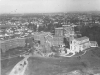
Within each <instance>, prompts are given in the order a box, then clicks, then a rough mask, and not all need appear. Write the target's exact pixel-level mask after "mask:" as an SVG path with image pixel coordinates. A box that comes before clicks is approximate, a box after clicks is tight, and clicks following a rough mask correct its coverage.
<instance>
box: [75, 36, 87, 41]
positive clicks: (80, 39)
mask: <svg viewBox="0 0 100 75" xmlns="http://www.w3.org/2000/svg"><path fill="white" fill-rule="evenodd" d="M85 39H89V38H88V37H86V36H84V37H81V38H76V39H75V40H77V41H82V40H85Z"/></svg>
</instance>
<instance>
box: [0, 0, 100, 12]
mask: <svg viewBox="0 0 100 75" xmlns="http://www.w3.org/2000/svg"><path fill="white" fill-rule="evenodd" d="M70 11H100V0H0V14H1V13H53V12H70Z"/></svg>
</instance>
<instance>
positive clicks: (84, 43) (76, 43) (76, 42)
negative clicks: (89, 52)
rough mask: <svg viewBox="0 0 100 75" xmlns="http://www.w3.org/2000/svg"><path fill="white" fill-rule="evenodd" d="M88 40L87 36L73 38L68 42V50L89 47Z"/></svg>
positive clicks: (80, 49)
mask: <svg viewBox="0 0 100 75" xmlns="http://www.w3.org/2000/svg"><path fill="white" fill-rule="evenodd" d="M90 47H91V46H90V41H89V38H88V37H81V38H76V39H73V40H72V41H71V43H70V50H72V51H75V52H80V51H83V50H85V49H88V48H90Z"/></svg>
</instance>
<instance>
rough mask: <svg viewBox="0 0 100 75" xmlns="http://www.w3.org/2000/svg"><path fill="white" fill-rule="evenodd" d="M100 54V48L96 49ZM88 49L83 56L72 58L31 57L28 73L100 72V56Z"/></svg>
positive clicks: (61, 74) (39, 74) (28, 74)
mask: <svg viewBox="0 0 100 75" xmlns="http://www.w3.org/2000/svg"><path fill="white" fill-rule="evenodd" d="M95 50H96V51H98V53H99V54H100V51H99V50H100V49H95ZM93 51H94V50H90V51H87V53H86V54H85V55H83V56H81V57H80V58H79V57H71V58H64V57H63V58H40V57H31V58H29V66H28V70H27V75H63V74H66V73H68V72H71V71H74V70H80V71H81V72H82V73H88V74H92V73H100V58H99V57H98V56H96V55H97V54H93Z"/></svg>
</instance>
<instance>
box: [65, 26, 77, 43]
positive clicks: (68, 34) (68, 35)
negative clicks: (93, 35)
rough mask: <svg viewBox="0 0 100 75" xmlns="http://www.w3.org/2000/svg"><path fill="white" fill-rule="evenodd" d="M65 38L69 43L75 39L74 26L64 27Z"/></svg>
mask: <svg viewBox="0 0 100 75" xmlns="http://www.w3.org/2000/svg"><path fill="white" fill-rule="evenodd" d="M63 30H64V36H65V37H66V38H67V40H68V41H69V42H71V40H73V39H74V37H75V32H74V25H73V26H72V25H63Z"/></svg>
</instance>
